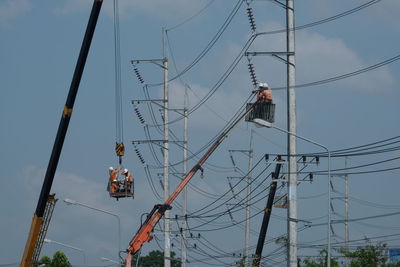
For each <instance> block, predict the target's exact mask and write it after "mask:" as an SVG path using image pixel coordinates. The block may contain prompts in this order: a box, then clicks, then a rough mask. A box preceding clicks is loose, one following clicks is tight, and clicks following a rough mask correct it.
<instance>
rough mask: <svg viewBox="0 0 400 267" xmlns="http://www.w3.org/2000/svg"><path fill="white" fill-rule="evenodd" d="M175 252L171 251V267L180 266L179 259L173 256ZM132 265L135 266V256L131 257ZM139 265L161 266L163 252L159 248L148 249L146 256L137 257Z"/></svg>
mask: <svg viewBox="0 0 400 267" xmlns="http://www.w3.org/2000/svg"><path fill="white" fill-rule="evenodd" d="M175 255H176V254H175V252H173V251H171V267H180V266H181V260H180V259H179V258H175ZM132 266H136V257H133V258H132ZM138 266H140V267H163V266H164V252H161V251H159V250H153V251H150V252H149V254H148V255H147V256H144V257H140V258H139V264H138Z"/></svg>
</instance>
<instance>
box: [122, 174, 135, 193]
mask: <svg viewBox="0 0 400 267" xmlns="http://www.w3.org/2000/svg"><path fill="white" fill-rule="evenodd" d="M121 174H122V175H124V176H125V178H124V180H123V181H122V184H123V185H124V191H126V192H131V190H132V182H133V178H132V174H131V173H130V172H129V171H128V169H124V170H123V171H122V172H121Z"/></svg>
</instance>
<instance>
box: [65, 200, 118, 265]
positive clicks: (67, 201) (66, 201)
mask: <svg viewBox="0 0 400 267" xmlns="http://www.w3.org/2000/svg"><path fill="white" fill-rule="evenodd" d="M63 201H64V202H65V203H66V204H67V205H79V206H82V207H85V208H88V209H92V210H96V211H99V212H103V213H106V214H108V215H111V216H114V217H115V218H117V221H118V254H117V259H118V260H119V252H120V251H121V247H120V244H121V220H120V218H119V216H118V215H117V214H114V213H111V212H109V211H106V210H102V209H99V208H95V207H92V206H89V205H87V204H83V203H80V202H78V201H75V200H72V199H69V198H66V199H63Z"/></svg>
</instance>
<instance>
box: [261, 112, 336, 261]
mask: <svg viewBox="0 0 400 267" xmlns="http://www.w3.org/2000/svg"><path fill="white" fill-rule="evenodd" d="M253 122H254V123H256V124H258V125H261V126H264V127H267V128H274V129H277V130H279V131H281V132H284V133H287V134H290V135H293V136H295V137H297V138H299V139H301V140H304V141H306V142H309V143H311V144H314V145H316V146H319V147H322V148H323V149H325V150H326V152H327V153H328V222H327V228H328V233H327V236H328V252H327V254H328V255H327V258H328V259H327V266H328V267H331V229H330V228H331V212H330V202H331V152H330V151H329V149H328V148H327V147H326V146H324V145H321V144H319V143H317V142H314V141H312V140H310V139H308V138H305V137H302V136H300V135H297V134H294V133H292V132H289V131H287V130H284V129H282V128H279V127H277V126H275V125H273V124H272V123H271V122H268V121H265V120H262V119H254V120H253Z"/></svg>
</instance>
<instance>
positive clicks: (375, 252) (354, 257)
mask: <svg viewBox="0 0 400 267" xmlns="http://www.w3.org/2000/svg"><path fill="white" fill-rule="evenodd" d="M367 241H368V240H367ZM368 242H369V241H368ZM386 246H387V245H386V244H377V245H375V246H374V245H371V244H369V245H366V246H362V247H357V249H356V250H355V251H347V250H345V249H341V250H340V251H339V252H340V253H342V254H343V255H344V256H345V257H346V258H349V259H350V267H377V266H387V265H386V261H387V256H386V255H385V250H386Z"/></svg>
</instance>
